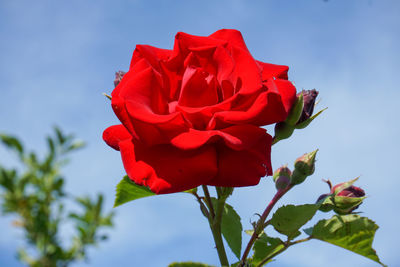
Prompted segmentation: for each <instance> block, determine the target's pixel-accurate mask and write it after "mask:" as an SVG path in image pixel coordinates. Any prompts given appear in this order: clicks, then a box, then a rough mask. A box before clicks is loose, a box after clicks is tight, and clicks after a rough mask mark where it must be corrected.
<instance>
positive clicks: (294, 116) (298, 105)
mask: <svg viewBox="0 0 400 267" xmlns="http://www.w3.org/2000/svg"><path fill="white" fill-rule="evenodd" d="M302 111H303V94H302V93H300V95H297V98H296V101H295V102H294V104H293V105H292V107H291V108H290V112H289V115H288V117H287V118H286V120H285V121H282V122H279V123H277V124H275V137H274V139H275V140H276V141H279V140H283V139H287V138H289V137H290V136H291V135H292V134H293V131H294V129H295V125H296V123H297V121H298V120H299V118H300V115H301V114H302Z"/></svg>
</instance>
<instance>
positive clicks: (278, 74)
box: [257, 61, 289, 81]
mask: <svg viewBox="0 0 400 267" xmlns="http://www.w3.org/2000/svg"><path fill="white" fill-rule="evenodd" d="M257 63H258V64H259V65H260V66H261V68H262V74H261V76H262V79H263V80H264V81H266V80H268V79H272V78H273V77H275V78H280V79H284V80H287V79H288V74H287V73H288V70H289V67H288V66H284V65H276V64H270V63H264V62H261V61H257Z"/></svg>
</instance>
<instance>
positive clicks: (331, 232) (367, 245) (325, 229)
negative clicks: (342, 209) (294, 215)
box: [304, 214, 385, 266]
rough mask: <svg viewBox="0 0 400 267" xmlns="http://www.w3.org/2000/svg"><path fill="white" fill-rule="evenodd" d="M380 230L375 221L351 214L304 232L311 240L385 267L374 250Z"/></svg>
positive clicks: (320, 222) (335, 216)
mask: <svg viewBox="0 0 400 267" xmlns="http://www.w3.org/2000/svg"><path fill="white" fill-rule="evenodd" d="M378 228H379V227H378V225H376V224H375V222H374V221H372V220H370V219H368V218H366V217H361V216H359V215H355V214H349V215H334V216H333V217H332V218H331V219H329V220H320V221H319V222H318V223H317V224H316V225H314V227H311V228H308V229H304V232H305V233H306V234H308V235H310V236H311V238H314V239H319V240H321V241H325V242H328V243H330V244H333V245H336V246H339V247H342V248H344V249H347V250H350V251H352V252H354V253H357V254H359V255H362V256H364V257H367V258H369V259H371V260H373V261H375V262H377V263H380V264H381V265H382V266H385V265H384V264H383V263H382V262H381V261H380V260H379V257H378V255H377V254H376V251H375V250H374V249H373V248H372V242H373V240H374V236H375V232H376V230H377V229H378Z"/></svg>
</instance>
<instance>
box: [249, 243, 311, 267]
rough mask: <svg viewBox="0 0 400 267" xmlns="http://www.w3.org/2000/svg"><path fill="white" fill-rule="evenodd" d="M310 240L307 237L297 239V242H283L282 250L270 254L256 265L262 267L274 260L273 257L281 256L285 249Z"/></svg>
mask: <svg viewBox="0 0 400 267" xmlns="http://www.w3.org/2000/svg"><path fill="white" fill-rule="evenodd" d="M311 238H312V237H311V236H309V237H307V238H304V239H299V240H296V241H293V242H285V243H284V247H283V248H281V249H280V250H278V251H276V252H274V253H272V254H271V255H269V256H268V257H266V258H264V259H263V260H262V261H261V262H260V263H259V264H258V265H257V267H261V266H263V265H264V264H265V263H266V262H268V261H269V260H271V259H272V258H274V257H275V256H277V255H279V254H281V253H282V252H284V251H285V250H286V249H288V248H289V247H290V246H293V245H296V244H300V243H303V242H306V241H309V240H311Z"/></svg>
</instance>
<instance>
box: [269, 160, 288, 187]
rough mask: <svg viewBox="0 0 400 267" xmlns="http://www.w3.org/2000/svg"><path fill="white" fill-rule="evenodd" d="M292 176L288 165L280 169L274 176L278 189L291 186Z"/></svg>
mask: <svg viewBox="0 0 400 267" xmlns="http://www.w3.org/2000/svg"><path fill="white" fill-rule="evenodd" d="M291 175H292V171H291V170H290V169H289V168H288V167H287V166H286V165H285V166H282V167H280V168H278V169H277V170H276V171H275V172H274V174H273V176H272V178H273V179H274V182H275V187H276V189H277V190H280V189H285V188H286V187H287V186H288V185H289V184H290V176H291Z"/></svg>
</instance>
